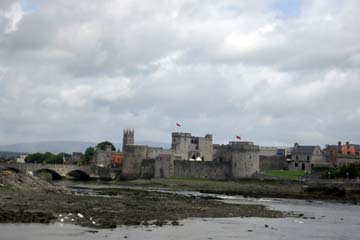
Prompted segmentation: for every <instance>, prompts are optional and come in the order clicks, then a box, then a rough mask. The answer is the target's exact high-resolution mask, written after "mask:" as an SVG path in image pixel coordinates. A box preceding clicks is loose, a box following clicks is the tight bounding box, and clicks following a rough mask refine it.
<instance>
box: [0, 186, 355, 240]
mask: <svg viewBox="0 0 360 240" xmlns="http://www.w3.org/2000/svg"><path fill="white" fill-rule="evenodd" d="M78 187H83V186H82V185H80V186H78ZM101 187H103V186H101ZM111 187H113V186H111ZM151 190H159V189H151ZM160 190H163V189H160ZM163 191H166V190H163ZM179 193H180V194H186V195H199V194H200V193H197V192H191V191H190V192H189V191H186V192H183V191H180V192H179ZM216 196H217V197H221V198H222V199H223V201H226V202H231V203H248V204H263V205H266V206H268V207H269V208H272V209H276V210H281V211H294V212H295V213H298V214H303V215H304V216H303V217H301V218H280V219H266V218H219V219H186V220H183V221H180V223H181V225H180V226H163V227H156V226H148V227H145V226H140V227H118V228H116V229H113V230H94V229H88V228H82V227H78V226H74V225H70V224H61V223H56V224H50V225H39V224H0V240H22V239H24V240H25V239H26V240H58V239H59V240H77V239H99V240H101V239H109V240H112V239H114V240H115V239H117V240H118V239H154V240H155V239H156V240H161V239H164V240H165V239H204V240H211V239H224V240H225V239H229V240H230V239H250V240H251V239H269V240H278V239H293V240H296V239H299V240H300V239H301V240H304V239H327V240H331V239H334V240H335V239H336V240H347V239H360V206H359V205H351V204H342V203H335V202H323V201H304V200H292V199H274V198H260V199H255V198H243V197H241V196H234V197H228V196H223V195H216Z"/></svg>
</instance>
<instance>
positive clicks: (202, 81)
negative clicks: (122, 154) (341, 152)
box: [0, 0, 360, 145]
mask: <svg viewBox="0 0 360 240" xmlns="http://www.w3.org/2000/svg"><path fill="white" fill-rule="evenodd" d="M359 10H360V1H358V0H353V1H351V0H349V1H348V0H343V1H338V0H333V1H327V0H318V1H317V0H308V1H307V0H304V1H301V0H287V1H286V0H273V1H272V0H257V1H254V0H242V1H238V0H219V1H215V0H191V1H190V0H181V1H179V0H151V1H144V0H107V1H104V0H94V1H88V0H76V1H73V0H22V1H16V0H1V1H0V144H10V143H18V142H31V141H44V140H87V141H101V140H110V141H114V142H120V141H121V138H122V129H123V128H126V127H130V128H134V129H135V134H136V136H135V137H136V140H139V141H140V140H142V141H158V142H170V134H171V132H172V131H174V130H175V123H176V122H179V123H181V124H182V128H181V131H189V132H192V133H193V134H194V135H200V136H202V135H205V134H206V133H208V132H209V133H212V134H213V135H214V141H215V142H217V143H223V142H227V141H229V140H233V139H234V137H235V135H241V136H242V137H243V139H244V140H252V141H255V142H256V143H258V144H262V145H292V144H293V143H294V142H296V141H297V142H300V143H302V144H321V145H323V144H325V143H337V141H338V140H342V141H346V140H349V141H352V142H358V143H359V142H360V78H359V77H360V30H359V24H360V14H359Z"/></svg>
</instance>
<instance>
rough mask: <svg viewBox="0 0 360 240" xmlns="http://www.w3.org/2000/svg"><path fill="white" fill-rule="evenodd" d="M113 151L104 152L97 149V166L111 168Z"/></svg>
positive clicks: (95, 159)
mask: <svg viewBox="0 0 360 240" xmlns="http://www.w3.org/2000/svg"><path fill="white" fill-rule="evenodd" d="M111 154H112V153H111V151H104V150H100V149H96V151H95V158H94V161H95V165H97V166H102V167H110V166H111Z"/></svg>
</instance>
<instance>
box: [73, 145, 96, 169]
mask: <svg viewBox="0 0 360 240" xmlns="http://www.w3.org/2000/svg"><path fill="white" fill-rule="evenodd" d="M94 155H95V148H93V147H88V148H87V149H86V150H85V154H84V155H83V156H82V158H81V159H80V162H79V163H77V164H80V165H87V164H90V162H91V160H92V159H93V157H94Z"/></svg>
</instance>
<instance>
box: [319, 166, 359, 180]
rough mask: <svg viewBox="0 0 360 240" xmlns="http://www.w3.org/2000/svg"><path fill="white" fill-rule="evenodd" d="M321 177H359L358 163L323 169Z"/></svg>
mask: <svg viewBox="0 0 360 240" xmlns="http://www.w3.org/2000/svg"><path fill="white" fill-rule="evenodd" d="M329 173H330V174H329ZM321 177H322V178H331V179H334V178H357V177H360V165H355V164H350V165H347V166H343V167H340V168H334V169H323V170H322V172H321Z"/></svg>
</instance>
